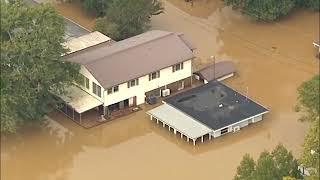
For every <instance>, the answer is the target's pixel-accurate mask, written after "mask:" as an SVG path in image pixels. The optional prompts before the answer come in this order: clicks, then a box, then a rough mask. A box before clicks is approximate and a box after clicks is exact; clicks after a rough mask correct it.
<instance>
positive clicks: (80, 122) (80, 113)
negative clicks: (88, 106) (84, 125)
mask: <svg viewBox="0 0 320 180" xmlns="http://www.w3.org/2000/svg"><path fill="white" fill-rule="evenodd" d="M80 124H81V113H80Z"/></svg>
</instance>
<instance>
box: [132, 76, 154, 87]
mask: <svg viewBox="0 0 320 180" xmlns="http://www.w3.org/2000/svg"><path fill="white" fill-rule="evenodd" d="M149 79H150V76H149ZM127 86H128V88H130V81H129V82H128V83H127Z"/></svg>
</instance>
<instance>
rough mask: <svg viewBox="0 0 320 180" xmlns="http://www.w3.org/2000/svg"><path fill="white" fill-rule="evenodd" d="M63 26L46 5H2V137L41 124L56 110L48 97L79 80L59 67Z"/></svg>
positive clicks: (73, 70) (74, 69)
mask: <svg viewBox="0 0 320 180" xmlns="http://www.w3.org/2000/svg"><path fill="white" fill-rule="evenodd" d="M64 30H65V27H64V20H63V18H62V17H61V16H60V15H59V14H58V13H57V12H56V11H55V9H54V8H53V7H52V6H50V5H39V6H26V5H25V4H23V3H22V2H21V1H10V3H6V2H5V1H2V2H1V34H0V38H1V86H0V87H1V131H2V132H14V131H15V130H16V128H17V126H18V125H19V124H22V123H24V122H28V121H35V120H41V119H42V118H43V116H44V115H45V114H46V113H48V112H49V111H50V110H51V108H50V107H52V106H51V105H56V101H55V98H54V97H53V95H52V93H63V92H64V87H65V86H66V85H69V84H71V83H72V81H73V80H74V79H75V78H77V77H78V72H79V66H78V65H75V64H72V63H69V62H65V61H63V58H62V54H64V53H65V52H66V49H64V48H63V46H62V45H61V43H63V42H64V39H63V37H64Z"/></svg>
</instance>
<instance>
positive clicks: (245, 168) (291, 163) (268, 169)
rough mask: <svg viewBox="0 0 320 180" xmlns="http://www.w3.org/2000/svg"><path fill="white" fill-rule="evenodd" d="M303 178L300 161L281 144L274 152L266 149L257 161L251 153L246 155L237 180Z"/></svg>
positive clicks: (238, 170) (238, 171) (238, 169)
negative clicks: (299, 167)
mask: <svg viewBox="0 0 320 180" xmlns="http://www.w3.org/2000/svg"><path fill="white" fill-rule="evenodd" d="M286 178H287V179H288V178H291V179H295V178H296V179H302V175H301V174H300V172H299V170H298V162H297V160H296V159H294V157H293V155H292V153H291V152H290V151H288V150H287V149H286V148H285V147H284V146H283V145H281V144H279V145H278V146H277V147H276V148H275V149H274V150H273V151H272V153H269V152H267V151H264V152H262V153H261V154H260V156H259V158H258V160H257V162H255V161H254V160H253V159H252V158H251V157H250V156H249V154H246V155H244V157H243V159H242V161H241V163H240V165H239V166H238V168H237V174H236V175H235V177H234V179H235V180H250V179H253V180H256V179H259V180H270V179H272V180H273V179H274V180H281V179H286Z"/></svg>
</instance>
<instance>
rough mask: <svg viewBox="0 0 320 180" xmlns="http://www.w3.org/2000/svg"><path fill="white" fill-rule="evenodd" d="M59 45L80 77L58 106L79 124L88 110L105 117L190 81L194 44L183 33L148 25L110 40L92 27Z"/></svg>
mask: <svg viewBox="0 0 320 180" xmlns="http://www.w3.org/2000/svg"><path fill="white" fill-rule="evenodd" d="M65 45H66V46H67V47H69V49H70V50H71V52H70V53H69V54H67V55H65V56H64V58H65V60H66V61H69V62H74V63H77V64H80V65H81V70H80V74H81V75H82V79H83V80H82V81H81V82H80V83H79V84H75V85H74V86H73V87H70V88H69V91H68V94H67V95H66V96H62V97H61V98H62V99H63V100H64V101H65V102H66V107H64V108H62V109H63V110H64V111H67V112H65V113H66V114H68V116H69V117H70V118H72V119H77V120H78V121H79V122H80V123H81V117H82V113H85V112H86V111H89V110H91V109H97V110H98V113H99V114H100V115H101V116H103V117H105V118H108V117H110V116H112V115H116V114H117V113H119V112H121V111H125V110H132V109H133V108H135V107H136V106H137V105H140V104H142V103H144V102H145V101H146V99H147V98H148V97H150V96H161V95H162V96H165V95H169V94H170V93H171V92H175V91H178V90H181V89H183V88H185V87H189V86H190V85H191V81H192V79H191V76H192V63H191V61H192V60H193V59H194V58H195V56H194V54H193V50H194V49H195V48H194V47H193V46H192V45H191V43H190V42H189V41H187V40H186V38H185V36H184V35H183V34H178V33H173V32H167V31H158V30H153V31H148V32H145V33H143V34H140V35H137V36H134V37H131V38H128V39H125V40H122V41H119V42H113V41H111V40H110V38H108V37H106V36H104V35H102V34H101V33H99V32H95V33H94V34H93V33H92V34H89V35H86V36H85V37H79V38H77V39H73V40H72V41H70V42H67V43H66V44H65ZM69 97H70V98H69Z"/></svg>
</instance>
